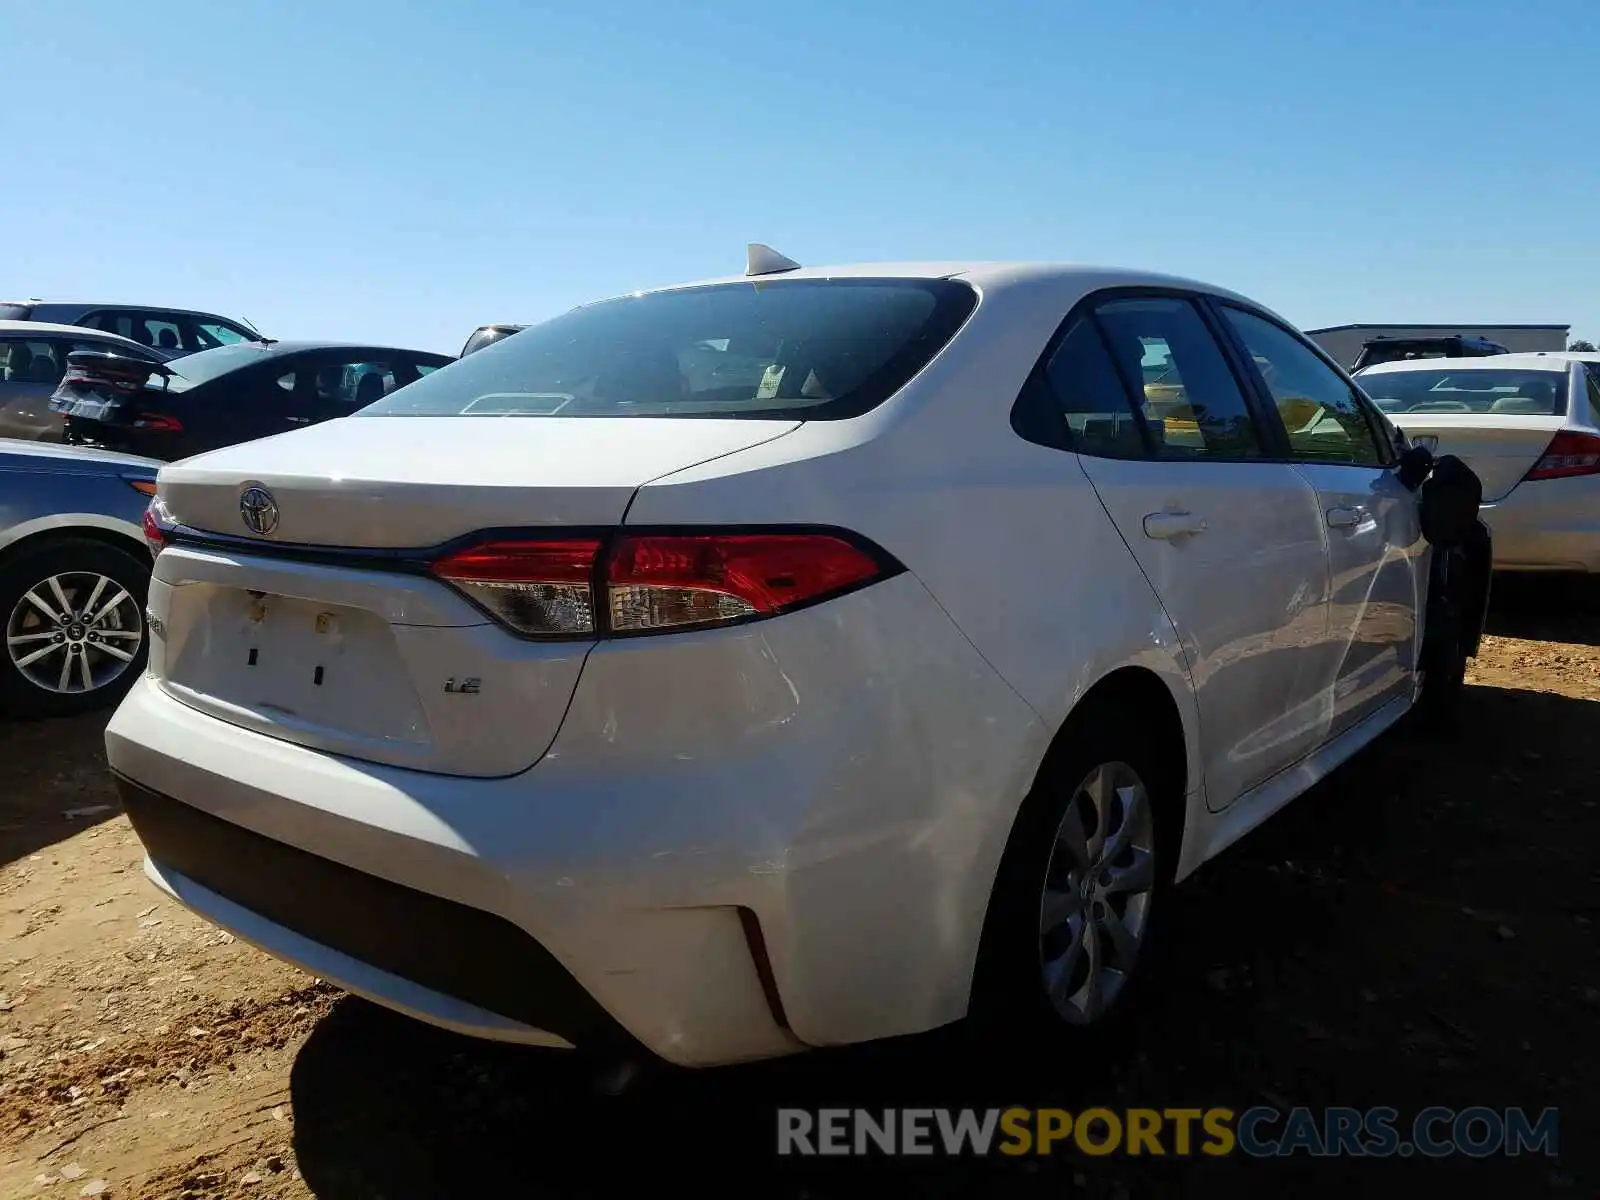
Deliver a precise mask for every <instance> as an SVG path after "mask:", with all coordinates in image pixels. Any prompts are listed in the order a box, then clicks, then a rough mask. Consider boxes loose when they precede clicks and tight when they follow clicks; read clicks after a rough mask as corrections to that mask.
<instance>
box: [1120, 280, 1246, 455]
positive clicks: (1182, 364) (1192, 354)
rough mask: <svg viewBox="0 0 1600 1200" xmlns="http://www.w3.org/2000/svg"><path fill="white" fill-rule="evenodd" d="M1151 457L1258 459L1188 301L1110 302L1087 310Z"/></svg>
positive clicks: (1232, 382) (1225, 372) (1225, 374)
mask: <svg viewBox="0 0 1600 1200" xmlns="http://www.w3.org/2000/svg"><path fill="white" fill-rule="evenodd" d="M1094 315H1095V321H1096V323H1097V324H1098V325H1099V327H1100V329H1101V331H1102V332H1103V333H1104V335H1105V340H1106V344H1107V345H1108V346H1109V348H1110V350H1111V355H1112V358H1113V360H1114V361H1115V362H1116V364H1117V367H1118V370H1119V374H1120V375H1121V377H1122V380H1123V382H1124V384H1125V385H1126V386H1127V387H1128V388H1130V389H1131V390H1132V392H1133V394H1134V396H1135V397H1136V398H1137V399H1138V401H1139V404H1140V407H1141V410H1142V413H1143V417H1144V425H1145V428H1146V429H1147V430H1148V432H1149V435H1150V439H1151V443H1152V449H1153V450H1154V451H1155V454H1156V456H1157V457H1159V458H1230V459H1237V458H1259V457H1261V453H1262V450H1261V440H1260V436H1259V434H1258V432H1257V429H1256V424H1255V419H1254V417H1253V416H1252V414H1251V412H1250V406H1249V405H1248V404H1247V403H1246V401H1245V398H1244V393H1243V392H1242V391H1241V390H1240V388H1239V383H1238V381H1237V380H1236V379H1235V378H1234V376H1233V371H1232V370H1231V369H1230V368H1229V366H1228V362H1227V359H1226V358H1224V357H1223V354H1222V348H1221V347H1220V346H1218V345H1217V342H1216V339H1215V338H1213V337H1212V335H1211V331H1210V329H1209V328H1208V327H1207V326H1206V323H1205V320H1204V319H1203V318H1202V317H1201V316H1200V312H1199V310H1198V309H1196V308H1195V306H1194V305H1193V304H1192V303H1190V302H1189V301H1188V300H1182V299H1176V298H1172V297H1165V296H1163V297H1150V298H1140V299H1132V300H1113V301H1110V302H1108V303H1105V304H1101V305H1099V306H1098V307H1097V308H1096V309H1095V310H1094Z"/></svg>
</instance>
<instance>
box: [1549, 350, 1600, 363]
mask: <svg viewBox="0 0 1600 1200" xmlns="http://www.w3.org/2000/svg"><path fill="white" fill-rule="evenodd" d="M1533 354H1534V356H1535V357H1537V358H1554V359H1559V360H1561V361H1563V362H1585V363H1592V362H1600V351H1595V350H1536V351H1534V352H1533Z"/></svg>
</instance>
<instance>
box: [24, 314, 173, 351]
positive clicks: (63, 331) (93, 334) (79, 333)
mask: <svg viewBox="0 0 1600 1200" xmlns="http://www.w3.org/2000/svg"><path fill="white" fill-rule="evenodd" d="M6 333H26V334H32V335H33V336H35V337H38V336H40V335H50V334H55V335H58V336H62V337H81V338H94V339H95V340H97V341H105V342H116V343H118V344H119V345H124V346H139V349H141V350H148V349H150V347H148V346H140V345H139V343H138V342H136V341H134V340H133V339H132V338H125V337H123V336H122V335H121V334H120V333H112V332H111V331H110V330H109V329H91V328H89V327H88V326H87V325H57V324H55V323H54V322H53V321H0V334H6Z"/></svg>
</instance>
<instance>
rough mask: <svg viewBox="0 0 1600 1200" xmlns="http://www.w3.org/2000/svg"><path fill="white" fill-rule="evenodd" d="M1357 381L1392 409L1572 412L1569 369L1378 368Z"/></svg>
mask: <svg viewBox="0 0 1600 1200" xmlns="http://www.w3.org/2000/svg"><path fill="white" fill-rule="evenodd" d="M1355 380H1356V382H1357V383H1359V384H1360V385H1361V390H1362V391H1364V392H1366V393H1367V395H1369V396H1371V397H1372V402H1373V403H1374V404H1376V405H1377V406H1378V408H1379V409H1381V410H1382V411H1383V412H1386V413H1440V414H1446V415H1448V414H1449V413H1493V414H1495V415H1496V416H1513V417H1516V416H1520V417H1553V416H1559V415H1561V414H1563V413H1565V412H1566V411H1567V376H1566V372H1564V371H1561V372H1557V371H1516V370H1494V371H1460V370H1455V371H1451V370H1438V371H1376V372H1373V373H1371V374H1368V373H1366V372H1362V373H1361V374H1359V375H1357V376H1356V377H1355Z"/></svg>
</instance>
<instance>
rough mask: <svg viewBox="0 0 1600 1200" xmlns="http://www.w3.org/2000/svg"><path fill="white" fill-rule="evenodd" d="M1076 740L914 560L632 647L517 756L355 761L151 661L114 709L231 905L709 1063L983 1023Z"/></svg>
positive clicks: (158, 823)
mask: <svg viewBox="0 0 1600 1200" xmlns="http://www.w3.org/2000/svg"><path fill="white" fill-rule="evenodd" d="M1047 742H1048V736H1047V734H1046V732H1045V730H1044V729H1043V727H1042V725H1041V724H1040V723H1039V721H1038V719H1037V717H1036V716H1035V715H1034V714H1033V712H1032V710H1031V709H1029V708H1028V707H1027V705H1026V704H1024V703H1023V702H1022V701H1021V700H1020V698H1018V697H1017V695H1016V694H1015V692H1013V691H1012V690H1011V689H1010V688H1009V687H1007V686H1006V685H1005V684H1004V683H1003V682H1002V681H1001V680H1000V679H999V677H998V676H996V675H995V673H994V672H993V670H992V669H991V668H990V667H989V666H988V665H987V664H986V663H985V662H983V660H982V659H981V658H980V657H979V656H978V655H977V653H976V651H974V650H973V649H972V648H971V646H970V644H969V643H967V641H966V640H965V639H964V638H962V637H961V636H960V634H959V632H958V631H956V630H955V628H954V626H953V625H951V624H950V622H949V618H948V617H946V616H945V615H944V614H943V612H942V610H940V609H939V608H938V607H937V605H935V604H934V603H933V602H932V599H931V597H928V596H927V593H926V591H925V590H924V589H922V586H921V584H920V583H918V582H917V581H916V580H915V579H914V578H913V577H910V576H901V577H898V578H896V579H893V580H889V581H886V582H885V583H883V584H880V585H877V586H875V587H873V588H869V589H866V590H864V591H862V592H859V593H856V594H854V595H851V596H847V597H843V598H841V599H839V600H837V601H833V602H830V603H829V604H826V605H821V606H818V607H817V608H815V609H810V610H806V611H804V612H799V613H793V614H790V615H788V616H785V617H782V618H778V619H776V620H774V621H770V622H762V623H760V624H758V625H752V626H747V627H742V628H735V629H725V630H714V631H708V632H706V633H703V634H685V635H677V636H672V637H664V638H659V639H632V640H629V641H627V642H618V643H614V644H605V645H602V646H601V647H599V648H597V649H596V650H595V651H594V652H593V653H592V654H591V656H590V659H589V662H588V663H587V664H586V666H585V667H584V669H583V673H582V676H581V678H580V681H579V684H578V688H577V691H576V693H575V694H574V696H573V698H572V703H571V708H570V710H569V713H568V716H567V718H566V720H565V721H564V722H563V724H562V727H561V730H560V732H559V734H558V735H557V736H556V739H555V742H554V744H553V745H552V746H551V747H550V750H549V752H548V753H547V754H546V756H545V757H544V759H543V760H542V761H540V763H539V764H538V765H537V766H535V767H534V768H532V769H530V770H528V771H525V772H522V773H521V774H518V775H512V776H507V777H503V778H493V779H485V778H469V777H460V776H445V775H437V774H431V773H424V772H418V771H410V770H406V769H404V768H399V767H393V766H386V765H380V764H375V763H369V762H357V761H354V760H350V759H345V758H340V757H336V756H334V755H330V754H327V753H324V752H320V751H317V750H314V749H311V748H308V747H304V746H299V745H295V744H292V743H288V742H284V741H281V740H278V739H274V738H271V737H269V736H266V735H264V734H262V733H259V732H256V731H254V730H250V729H245V728H241V727H239V726H236V725H232V724H229V723H227V722H225V721H222V720H219V719H218V718H216V717H213V716H211V715H208V714H206V713H203V712H200V711H197V710H196V709H194V708H190V707H188V706H186V705H184V704H183V703H181V702H179V701H178V700H176V699H174V698H173V697H172V696H171V695H169V694H167V693H166V692H165V691H163V690H162V689H161V688H160V687H159V686H158V685H157V684H156V683H155V682H153V681H152V680H151V679H149V678H146V679H144V680H141V681H140V682H139V684H138V685H136V686H135V688H134V689H133V691H132V692H130V694H129V695H128V697H127V699H126V700H125V701H124V702H123V704H122V706H121V707H120V708H119V709H118V711H117V713H116V715H115V717H114V718H113V720H112V722H111V724H110V726H109V728H108V730H107V733H106V745H107V754H108V757H109V759H110V762H111V766H112V768H113V770H115V771H116V772H117V773H118V774H119V775H120V776H121V777H122V778H123V779H124V780H125V781H126V782H125V783H124V785H123V786H124V787H125V788H126V789H127V791H128V796H129V811H130V814H131V815H132V818H133V820H134V823H135V826H136V828H137V829H138V830H139V833H140V835H141V837H142V838H143V839H144V840H145V844H146V849H147V852H148V854H149V864H148V867H147V870H148V871H149V873H150V874H151V876H152V878H153V879H154V880H155V881H156V883H157V884H158V886H162V887H164V888H165V889H166V890H168V891H169V892H170V893H172V894H173V895H175V896H176V897H177V898H178V899H180V900H181V901H183V902H184V903H186V904H188V905H189V906H190V907H191V908H194V909H195V910H196V911H198V912H200V913H201V914H202V915H203V916H205V917H207V918H209V919H211V920H213V921H215V922H216V923H218V924H220V925H223V926H224V927H226V928H229V929H230V930H232V931H233V932H235V933H236V934H238V935H239V936H241V937H242V938H244V939H246V940H248V941H251V942H253V943H255V944H257V945H259V946H261V947H263V948H264V949H266V950H268V951H270V952H272V953H274V954H277V955H279V956H280V957H283V958H285V959H288V960H290V961H292V962H295V963H298V964H300V965H302V966H304V967H306V968H307V969H308V970H311V971H313V972H315V973H316V974H318V975H321V976H323V977H324V978H328V979H331V980H333V981H334V982H336V983H339V984H341V985H343V986H345V987H348V988H349V989H350V990H352V991H355V992H358V993H361V994H363V995H366V996H368V997H369V998H371V999H374V1000H377V1001H379V1002H381V1003H385V1004H388V1005H390V1006H391V1007H394V1008H397V1009H399V1010H401V1011H404V1012H407V1013H410V1014H411V1015H414V1016H417V1017H420V1018H422V1019H425V1020H429V1021H433V1022H435V1023H437V1024H441V1025H445V1026H448V1027H450V1028H453V1029H457V1030H459V1031H462V1032H466V1033H470V1034H475V1035H478V1036H483V1037H490V1038H497V1039H503V1040H511V1041H525V1042H534V1043H542V1044H562V1043H573V1044H576V1045H579V1046H585V1045H588V1044H594V1043H603V1042H606V1041H608V1040H611V1039H612V1038H613V1036H614V1035H616V1027H620V1028H621V1029H622V1030H623V1031H625V1032H626V1035H628V1036H631V1038H633V1039H635V1040H636V1041H637V1042H639V1043H642V1044H643V1045H644V1046H646V1047H648V1048H649V1049H650V1050H651V1051H653V1052H654V1053H656V1054H658V1055H660V1056H661V1057H663V1058H665V1059H667V1060H669V1061H672V1062H676V1063H679V1064H683V1065H690V1066H694V1065H710V1064H714V1063H725V1062H735V1061H740V1060H745V1059H755V1058H763V1057H771V1056H774V1055H781V1054H786V1053H791V1052H793V1051H795V1050H799V1049H804V1048H805V1047H807V1046H812V1045H828V1044H840V1043H846V1042H855V1041H863V1040H868V1039H871V1038H877V1037H885V1036H891V1035H894V1034H900V1033H910V1032H915V1031H918V1030H922V1029H928V1028H932V1027H934V1026H936V1025H940V1024H944V1023H947V1022H949V1021H951V1020H955V1019H958V1018H959V1017H960V1016H962V1015H963V1014H964V1013H965V1011H966V1004H967V998H968V995H969V991H970V982H971V971H972V966H973V962H974V960H975V956H976V949H977V943H978V938H979V934H980V932H981V927H982V921H983V917H984V914H985V911H986V909H987V903H988V898H989V892H990V889H991V887H992V884H993V880H994V872H995V868H996V866H997V864H998V861H999V856H1000V853H1001V851H1002V849H1003V847H1004V843H1005V839H1006V836H1007V835H1008V834H1009V831H1010V826H1011V822H1012V820H1013V818H1014V816H1015V813H1016V808H1017V805H1018V803H1020V800H1021V797H1022V795H1023V794H1024V793H1025V791H1026V789H1027V787H1028V786H1029V784H1030V783H1031V780H1032V775H1033V772H1034V771H1035V770H1036V768H1037V765H1038V762H1039V761H1040V758H1041V757H1042V755H1043V752H1044V748H1045V746H1046V744H1047ZM152 793H153V794H154V795H153V797H152ZM340 910H343V911H340ZM754 931H759V932H758V934H757V938H758V943H757V944H756V945H753V944H752V939H751V933H752V932H754ZM758 963H760V964H761V966H758ZM763 968H764V969H763Z"/></svg>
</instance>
